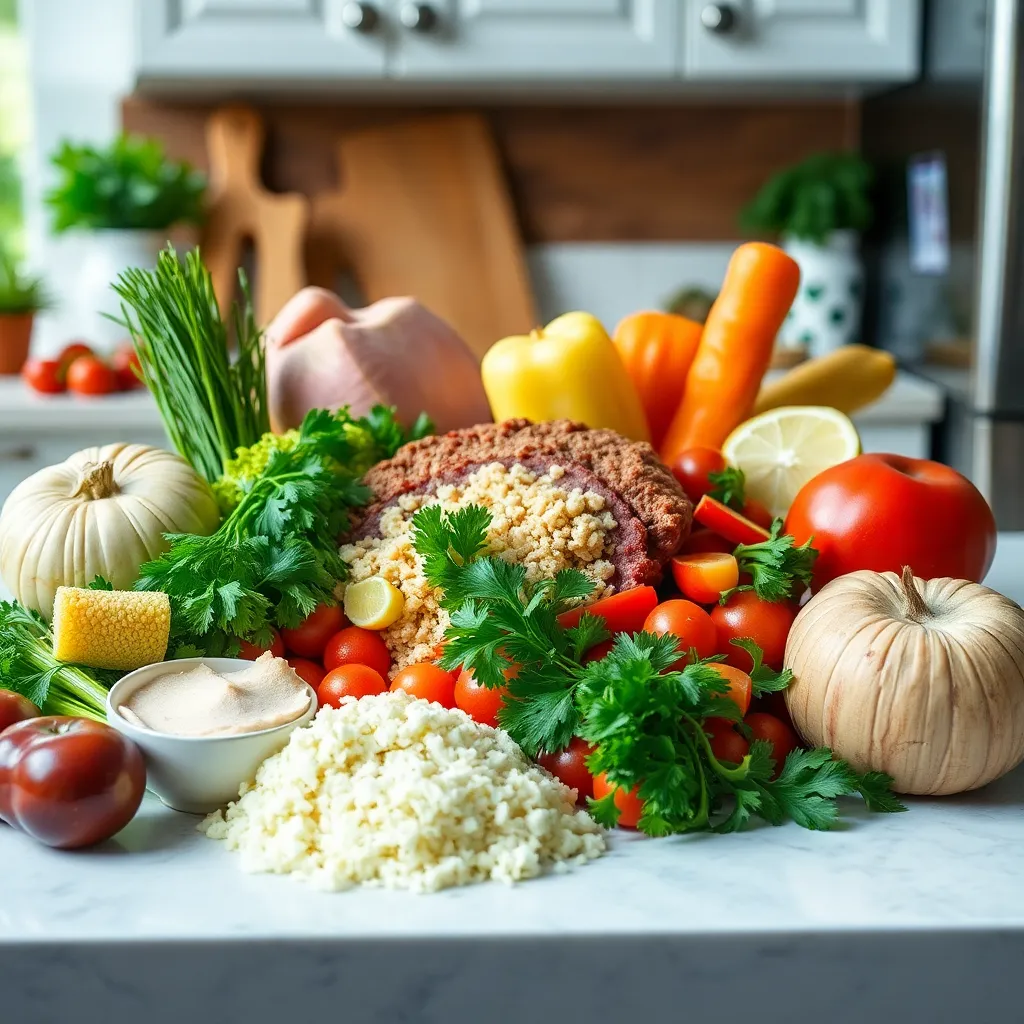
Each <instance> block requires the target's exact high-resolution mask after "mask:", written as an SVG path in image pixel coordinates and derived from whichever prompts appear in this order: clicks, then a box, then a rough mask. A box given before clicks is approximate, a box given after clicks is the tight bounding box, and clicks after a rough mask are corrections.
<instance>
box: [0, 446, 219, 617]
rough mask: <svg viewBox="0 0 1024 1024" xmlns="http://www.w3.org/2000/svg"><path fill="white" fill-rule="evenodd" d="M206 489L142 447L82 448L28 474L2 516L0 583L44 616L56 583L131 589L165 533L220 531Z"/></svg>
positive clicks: (168, 457) (173, 461)
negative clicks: (100, 580) (100, 582)
mask: <svg viewBox="0 0 1024 1024" xmlns="http://www.w3.org/2000/svg"><path fill="white" fill-rule="evenodd" d="M218 521H219V513H218V510H217V502H216V499H215V498H214V496H213V492H212V491H211V490H210V487H209V485H208V484H207V483H206V481H205V480H203V478H202V477H200V476H199V474H198V473H196V471H195V470H194V469H192V467H191V466H190V465H189V464H188V463H187V462H186V461H185V460H184V459H182V458H181V457H180V456H178V455H173V454H171V453H170V452H165V451H163V450H161V449H160V448H149V447H146V446H145V445H141V444H111V445H107V446H105V447H103V448H86V449H85V450H84V451H80V452H76V453H75V454H74V455H72V456H71V457H70V458H69V459H68V460H67V461H66V462H62V463H60V464H59V465H57V466H49V467H47V468H46V469H41V470H39V472H38V473H33V474H32V476H30V477H28V478H27V479H26V480H23V481H22V482H21V483H20V484H19V485H18V486H17V487H16V488H15V489H14V490H13V491H12V492H11V494H10V496H9V497H8V499H7V501H6V502H5V503H4V507H3V511H2V512H0V578H2V579H3V581H4V583H5V584H6V585H7V587H8V588H9V589H10V591H11V593H12V594H14V596H15V597H16V598H17V599H18V600H19V601H20V602H21V603H22V604H24V605H25V606H26V607H27V608H31V609H33V610H35V611H37V612H40V613H41V614H42V615H44V616H45V617H46V618H47V619H49V618H50V616H51V615H52V613H53V599H54V596H55V595H56V592H57V588H58V587H60V586H72V587H84V586H87V585H88V584H89V582H90V581H91V580H92V579H93V578H94V577H95V576H103V577H105V578H106V579H108V580H110V582H111V583H113V585H114V587H115V588H116V589H118V590H130V589H131V586H132V584H133V583H134V581H135V579H136V577H137V575H138V571H139V566H140V565H142V563H143V562H147V561H149V560H150V559H152V558H156V557H157V556H158V555H160V554H162V553H163V552H164V551H166V550H167V547H168V544H167V542H166V541H165V540H164V538H163V535H164V534H165V533H198V534H209V533H212V532H213V531H214V530H215V529H216V528H217V523H218Z"/></svg>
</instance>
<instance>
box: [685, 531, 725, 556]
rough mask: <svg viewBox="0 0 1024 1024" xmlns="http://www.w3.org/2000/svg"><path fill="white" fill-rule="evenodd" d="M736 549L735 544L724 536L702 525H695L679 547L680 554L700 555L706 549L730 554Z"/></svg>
mask: <svg viewBox="0 0 1024 1024" xmlns="http://www.w3.org/2000/svg"><path fill="white" fill-rule="evenodd" d="M735 550H736V545H735V544H734V543H733V542H732V541H729V540H726V539H725V538H724V537H722V536H720V535H719V534H717V533H715V532H714V530H708V529H706V528H705V527H703V526H699V527H697V529H696V530H694V531H693V533H691V534H690V536H689V537H687V538H686V540H684V541H683V546H682V547H681V548H680V549H679V554H680V555H700V554H703V553H704V552H706V551H721V552H722V553H723V554H726V555H731V554H732V553H733V551H735Z"/></svg>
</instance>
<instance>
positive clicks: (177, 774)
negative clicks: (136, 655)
mask: <svg viewBox="0 0 1024 1024" xmlns="http://www.w3.org/2000/svg"><path fill="white" fill-rule="evenodd" d="M278 662H280V664H278ZM316 710H317V699H316V692H315V691H314V690H313V688H312V687H311V686H309V685H307V684H306V683H304V682H303V681H302V680H301V679H299V678H298V676H296V675H295V673H294V672H293V670H292V669H291V667H290V666H289V665H288V664H287V662H285V661H283V660H282V659H280V658H278V659H275V658H274V657H273V656H272V655H270V654H266V655H263V656H262V657H261V658H259V659H258V660H257V661H254V662H253V661H244V660H243V659H241V658H182V659H181V660H179V661H167V662H161V663H159V664H156V665H147V666H146V667H145V668H140V669H138V670H137V671H135V672H130V673H128V675H126V676H125V677H124V678H123V679H121V680H119V681H118V682H117V683H115V684H114V686H113V687H112V688H111V690H110V693H109V694H108V695H107V722H108V723H109V724H110V725H111V726H112V727H113V728H114V729H116V730H117V731H118V732H120V733H123V734H124V735H125V736H127V737H128V738H129V739H130V740H132V741H133V742H134V743H135V744H136V745H138V747H139V748H140V749H141V750H142V753H143V755H144V756H145V758H146V770H147V773H148V786H149V788H150V789H151V790H153V792H154V793H156V795H157V796H158V797H159V798H160V799H161V800H162V801H163V802H164V803H165V804H167V806H168V807H172V808H174V809H175V810H179V811H187V812H189V813H191V814H208V813H209V812H210V811H214V810H216V809H217V808H218V807H223V806H224V805H225V804H227V803H228V802H229V801H230V800H234V799H236V798H237V796H238V791H239V788H240V786H241V785H242V783H243V782H248V781H251V780H252V779H253V777H254V776H255V775H256V769H257V768H259V766H260V765H261V764H262V763H263V762H264V761H265V760H266V759H267V758H268V757H270V755H271V754H276V753H277V751H279V750H280V749H281V748H282V747H283V746H284V745H285V743H287V742H288V737H289V735H290V734H291V732H292V730H293V729H296V728H298V727H300V726H302V725H305V724H307V723H308V722H310V721H311V720H312V718H313V716H314V715H315V714H316Z"/></svg>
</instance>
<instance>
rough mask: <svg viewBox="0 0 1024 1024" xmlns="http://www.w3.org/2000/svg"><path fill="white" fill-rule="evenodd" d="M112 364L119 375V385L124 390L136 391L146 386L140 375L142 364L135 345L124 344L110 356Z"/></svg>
mask: <svg viewBox="0 0 1024 1024" xmlns="http://www.w3.org/2000/svg"><path fill="white" fill-rule="evenodd" d="M110 365H111V368H112V369H113V371H114V373H115V374H116V375H117V386H118V387H119V388H120V389H121V390H122V391H134V390H135V389H136V388H141V387H144V386H145V385H144V384H143V383H142V378H141V376H139V374H141V373H142V365H141V364H140V363H139V357H138V355H137V354H136V352H135V347H134V346H133V345H122V346H121V347H120V348H119V349H118V350H117V351H116V352H115V353H114V354H113V355H112V356H111V357H110ZM136 371H137V372H136Z"/></svg>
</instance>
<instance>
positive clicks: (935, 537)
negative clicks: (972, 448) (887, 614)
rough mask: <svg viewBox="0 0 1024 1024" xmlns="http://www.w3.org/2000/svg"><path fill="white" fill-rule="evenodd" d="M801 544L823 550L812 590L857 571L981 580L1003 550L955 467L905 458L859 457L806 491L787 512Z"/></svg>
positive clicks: (988, 513) (984, 508)
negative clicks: (810, 543)
mask: <svg viewBox="0 0 1024 1024" xmlns="http://www.w3.org/2000/svg"><path fill="white" fill-rule="evenodd" d="M785 532H786V533H789V534H792V535H793V537H794V538H795V539H796V543H797V544H802V543H803V542H804V541H806V540H807V539H808V538H810V537H813V538H814V540H813V546H814V547H815V548H816V549H817V550H818V553H819V555H818V560H817V562H816V563H815V566H814V582H813V589H814V590H820V589H821V588H822V587H823V586H824V585H825V584H826V583H828V582H829V581H830V580H833V579H835V578H836V577H837V576H845V575H846V574H847V573H849V572H855V571H856V570H858V569H873V570H874V571H875V572H895V573H899V572H900V571H901V570H902V568H903V566H905V565H909V566H910V567H911V569H913V571H914V575H915V576H918V577H920V578H922V579H935V578H936V577H941V576H949V577H952V578H954V579H961V580H972V581H973V582H975V583H980V582H981V580H982V579H984V577H985V574H986V573H987V572H988V570H989V567H990V566H991V565H992V559H993V558H994V557H995V551H996V521H995V517H994V516H993V515H992V510H991V509H990V508H989V507H988V503H987V502H986V501H985V499H984V498H983V497H982V495H981V492H980V491H979V490H978V489H977V488H976V487H975V486H974V484H972V483H971V482H970V480H968V479H967V478H966V477H964V476H961V475H960V474H959V473H958V472H957V471H956V470H955V469H951V468H950V467H949V466H944V465H942V464H941V463H939V462H931V461H929V460H928V459H910V458H906V457H904V456H902V455H858V456H857V457H856V458H854V459H850V460H848V461H847V462H841V463H840V464H839V465H837V466H833V467H832V468H831V469H827V470H825V471H824V472H823V473H819V474H818V475H817V476H816V477H814V478H813V479H812V480H809V481H808V482H807V483H806V484H804V486H803V487H802V488H801V490H800V491H799V493H798V494H797V496H796V498H795V499H794V501H793V504H792V506H791V507H790V509H789V514H788V515H787V517H786V525H785Z"/></svg>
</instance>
